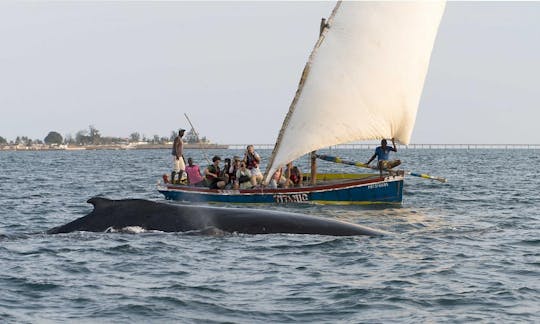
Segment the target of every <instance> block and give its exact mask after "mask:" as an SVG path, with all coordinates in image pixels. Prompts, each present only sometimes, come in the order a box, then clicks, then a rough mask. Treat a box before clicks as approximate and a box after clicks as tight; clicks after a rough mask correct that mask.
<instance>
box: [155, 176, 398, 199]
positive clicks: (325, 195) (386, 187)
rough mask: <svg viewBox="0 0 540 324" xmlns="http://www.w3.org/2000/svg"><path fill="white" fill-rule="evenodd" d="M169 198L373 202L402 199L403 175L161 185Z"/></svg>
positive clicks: (160, 189) (159, 189)
mask: <svg viewBox="0 0 540 324" xmlns="http://www.w3.org/2000/svg"><path fill="white" fill-rule="evenodd" d="M158 191H159V192H160V193H162V194H163V195H164V196H165V198H166V199H169V200H176V201H186V202H205V203H239V204H288V203H302V204H306V203H316V204H337V205H348V204H374V203H401V201H402V198H403V177H402V176H390V177H385V178H380V177H376V178H374V179H373V178H372V179H356V180H346V181H341V182H337V183H332V184H320V185H315V186H306V187H301V188H288V189H285V188H278V189H269V188H259V189H249V190H218V189H208V188H201V187H190V186H184V185H171V184H166V185H159V186H158Z"/></svg>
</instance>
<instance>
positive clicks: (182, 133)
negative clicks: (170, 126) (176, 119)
mask: <svg viewBox="0 0 540 324" xmlns="http://www.w3.org/2000/svg"><path fill="white" fill-rule="evenodd" d="M185 132H186V130H185V129H183V128H180V130H179V131H178V136H180V137H182V136H184V133H185Z"/></svg>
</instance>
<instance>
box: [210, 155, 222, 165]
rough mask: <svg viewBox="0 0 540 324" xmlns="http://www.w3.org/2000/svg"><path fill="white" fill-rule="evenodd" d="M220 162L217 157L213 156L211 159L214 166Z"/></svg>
mask: <svg viewBox="0 0 540 324" xmlns="http://www.w3.org/2000/svg"><path fill="white" fill-rule="evenodd" d="M220 161H221V158H220V157H219V156H217V155H215V156H214V157H213V158H212V162H214V164H219V162H220Z"/></svg>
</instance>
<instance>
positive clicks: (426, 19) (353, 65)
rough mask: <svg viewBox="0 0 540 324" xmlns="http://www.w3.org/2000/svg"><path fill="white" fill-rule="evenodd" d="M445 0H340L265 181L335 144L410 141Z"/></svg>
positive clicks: (306, 71) (310, 63)
mask: <svg viewBox="0 0 540 324" xmlns="http://www.w3.org/2000/svg"><path fill="white" fill-rule="evenodd" d="M444 7H445V3H444V2H431V1H418V2H401V1H400V2H388V1H382V2H356V1H347V2H338V4H337V5H336V7H335V9H334V11H333V12H332V16H331V17H330V18H329V19H328V28H326V29H325V30H324V31H323V33H322V35H321V37H320V39H319V41H318V42H317V44H316V46H315V49H314V50H313V52H312V54H311V56H310V59H309V61H308V62H307V64H306V68H305V69H304V73H303V75H302V80H301V81H300V85H299V89H298V91H297V94H296V97H295V98H294V100H293V102H292V104H291V107H290V109H289V112H288V114H287V117H286V118H285V121H284V122H283V126H282V129H281V131H280V134H279V136H278V140H277V142H276V146H275V147H274V151H273V152H272V156H271V158H270V163H269V165H268V167H267V172H266V178H265V182H266V180H267V179H268V177H269V175H271V174H272V173H273V172H274V171H275V170H276V169H277V168H279V167H281V166H283V165H285V164H286V163H288V162H290V161H292V160H294V159H297V158H298V157H300V156H302V155H304V154H306V153H308V152H311V151H314V150H317V149H320V148H324V147H328V146H332V145H336V144H342V143H347V142H352V141H360V140H374V139H382V138H395V139H396V140H397V141H399V142H400V143H402V144H408V143H409V140H410V136H411V133H412V130H413V126H414V122H415V119H416V111H417V109H418V104H419V101H420V96H421V93H422V88H423V85H424V80H425V77H426V74H427V70H428V66H429V60H430V56H431V51H432V49H433V43H434V41H435V37H436V34H437V29H438V26H439V23H440V20H441V17H442V14H443V12H444Z"/></svg>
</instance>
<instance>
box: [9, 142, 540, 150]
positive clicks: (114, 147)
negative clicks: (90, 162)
mask: <svg viewBox="0 0 540 324" xmlns="http://www.w3.org/2000/svg"><path fill="white" fill-rule="evenodd" d="M247 145H248V144H184V148H185V149H195V150H200V149H202V150H216V149H218V150H227V149H229V150H241V149H245V148H246V146H247ZM253 145H254V146H255V148H256V149H272V148H273V147H274V145H273V144H253ZM378 145H379V144H376V143H372V144H340V145H335V146H331V147H329V148H328V149H374V148H375V147H377V146H378ZM170 148H171V144H129V145H121V144H110V145H81V146H78V145H77V146H65V145H62V146H50V145H33V146H21V145H18V146H14V145H4V146H0V151H85V150H86V151H95V150H162V149H170ZM398 148H399V149H402V150H407V149H465V150H469V149H503V150H512V149H540V144H409V145H407V146H405V145H398Z"/></svg>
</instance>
